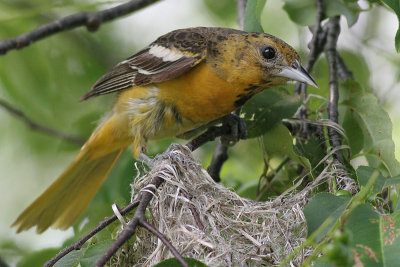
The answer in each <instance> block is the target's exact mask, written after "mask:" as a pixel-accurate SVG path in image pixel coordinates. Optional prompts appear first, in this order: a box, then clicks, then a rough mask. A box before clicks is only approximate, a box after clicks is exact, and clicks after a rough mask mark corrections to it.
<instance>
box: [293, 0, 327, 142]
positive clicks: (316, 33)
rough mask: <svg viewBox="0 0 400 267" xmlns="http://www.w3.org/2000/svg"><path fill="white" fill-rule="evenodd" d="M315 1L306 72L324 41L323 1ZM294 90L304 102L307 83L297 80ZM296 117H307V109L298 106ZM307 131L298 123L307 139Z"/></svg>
mask: <svg viewBox="0 0 400 267" xmlns="http://www.w3.org/2000/svg"><path fill="white" fill-rule="evenodd" d="M315 2H316V6H317V21H316V24H315V26H314V28H313V30H312V33H313V36H312V39H311V41H310V42H309V43H308V48H309V49H310V53H309V54H308V57H307V62H306V64H305V66H304V68H305V69H306V70H307V71H308V72H311V70H312V69H313V67H314V64H315V62H316V61H317V59H318V57H319V55H320V54H321V53H322V51H323V50H324V46H325V41H326V32H325V31H324V30H323V28H322V25H321V23H322V20H323V19H324V18H325V13H324V5H325V1H324V0H316V1H315ZM294 91H295V93H296V95H303V102H305V100H306V99H307V85H306V84H305V83H300V82H297V83H296V87H295V89H294ZM298 118H300V119H306V118H307V109H306V107H305V106H304V105H303V106H301V107H300V110H299V112H298ZM309 132H310V131H309V128H308V125H307V124H306V123H303V124H301V125H300V131H299V134H300V137H304V138H306V139H309V138H310V133H309Z"/></svg>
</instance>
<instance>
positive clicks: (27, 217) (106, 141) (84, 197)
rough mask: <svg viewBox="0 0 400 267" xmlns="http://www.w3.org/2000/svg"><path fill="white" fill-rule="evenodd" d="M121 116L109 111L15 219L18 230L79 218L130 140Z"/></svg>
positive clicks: (66, 223)
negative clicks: (73, 156)
mask: <svg viewBox="0 0 400 267" xmlns="http://www.w3.org/2000/svg"><path fill="white" fill-rule="evenodd" d="M120 120H121V116H120V117H118V116H112V115H111V116H109V117H108V118H107V120H105V121H104V122H103V123H102V124H101V125H99V127H98V128H97V129H96V130H95V131H94V133H93V134H92V136H91V137H90V138H89V140H88V141H87V142H86V144H85V145H84V146H83V147H82V149H81V151H80V153H79V154H78V156H77V157H76V158H75V160H74V161H73V162H72V163H71V164H70V165H69V167H68V168H67V169H66V170H65V171H64V172H63V173H62V174H61V176H60V177H58V179H57V180H56V181H54V183H53V184H51V185H50V187H49V188H47V189H46V191H44V192H43V193H42V194H41V195H40V196H39V197H38V198H37V199H36V200H35V201H34V202H33V203H32V204H31V205H30V206H29V207H27V208H26V209H25V210H24V211H23V212H22V213H21V215H20V216H19V217H18V218H17V219H16V220H15V222H14V223H13V225H12V226H16V227H18V229H17V232H21V231H24V230H28V229H29V228H31V227H33V226H35V225H37V229H36V231H37V232H38V233H42V232H44V231H45V230H46V229H47V228H49V227H50V226H51V227H53V228H58V229H66V228H68V227H70V226H71V225H73V224H74V223H75V222H76V220H78V218H79V216H80V215H82V213H83V212H84V210H85V209H86V207H87V206H88V205H89V203H90V201H91V200H92V199H93V197H94V195H95V194H96V192H97V191H98V190H99V188H100V186H101V185H102V184H103V183H104V181H105V180H106V179H107V177H108V175H109V173H110V171H111V170H112V168H113V167H114V165H115V163H116V162H117V161H118V159H119V157H120V156H121V154H122V152H123V151H124V149H125V148H126V147H127V146H128V145H129V144H130V143H131V142H132V139H131V138H129V137H128V135H127V133H128V132H127V131H126V130H125V131H124V128H121V127H120V125H119V124H121V122H120Z"/></svg>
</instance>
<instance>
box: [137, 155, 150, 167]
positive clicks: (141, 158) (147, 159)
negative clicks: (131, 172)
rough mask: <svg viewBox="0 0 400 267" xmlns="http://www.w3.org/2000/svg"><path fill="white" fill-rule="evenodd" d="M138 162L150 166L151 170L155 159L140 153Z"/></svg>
mask: <svg viewBox="0 0 400 267" xmlns="http://www.w3.org/2000/svg"><path fill="white" fill-rule="evenodd" d="M138 160H139V161H141V162H143V163H144V164H146V165H147V166H149V167H150V168H152V167H153V159H152V158H150V157H149V156H147V155H146V154H145V153H143V152H140V154H139V157H138Z"/></svg>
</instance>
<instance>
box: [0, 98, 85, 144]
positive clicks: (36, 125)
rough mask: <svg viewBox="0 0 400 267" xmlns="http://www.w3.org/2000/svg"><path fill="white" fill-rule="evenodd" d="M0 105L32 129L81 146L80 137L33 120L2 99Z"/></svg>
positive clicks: (81, 140) (82, 141)
mask: <svg viewBox="0 0 400 267" xmlns="http://www.w3.org/2000/svg"><path fill="white" fill-rule="evenodd" d="M0 106H2V107H3V108H4V109H5V110H7V111H8V112H9V113H10V114H12V115H13V116H15V117H16V118H18V119H19V120H21V121H22V122H23V123H25V124H27V125H28V126H29V127H30V128H31V129H32V130H36V131H39V132H43V133H45V134H47V135H51V136H55V137H58V138H60V139H63V140H65V141H68V142H70V143H73V144H75V145H78V146H82V145H83V144H84V143H85V140H83V139H82V138H80V137H77V136H73V135H70V134H67V133H64V132H61V131H59V130H56V129H53V128H50V127H47V126H44V125H41V124H39V123H37V122H35V121H34V120H32V119H31V118H29V117H28V116H26V115H25V114H24V113H23V112H22V111H21V110H19V109H17V108H16V107H13V106H12V105H11V104H9V103H7V102H6V101H5V100H3V99H0Z"/></svg>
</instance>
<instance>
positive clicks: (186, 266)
mask: <svg viewBox="0 0 400 267" xmlns="http://www.w3.org/2000/svg"><path fill="white" fill-rule="evenodd" d="M140 225H142V226H143V227H144V228H146V229H147V230H149V231H150V232H151V233H153V234H154V235H155V236H157V237H158V238H159V239H160V240H161V242H163V243H164V245H166V246H167V247H168V248H169V250H171V253H172V254H173V255H174V256H175V258H176V259H177V260H178V261H179V262H180V264H182V266H183V267H190V265H189V264H188V263H187V262H186V261H185V259H184V258H183V257H182V255H181V254H179V252H178V251H177V250H176V248H175V247H174V246H173V245H172V244H171V242H169V241H168V239H167V238H166V237H165V236H164V235H163V234H162V233H161V232H160V231H158V230H157V229H156V228H154V226H153V225H151V224H149V223H148V222H147V221H146V220H143V219H142V220H140Z"/></svg>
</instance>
